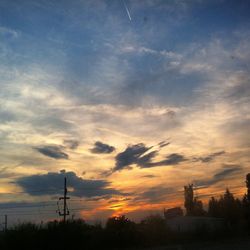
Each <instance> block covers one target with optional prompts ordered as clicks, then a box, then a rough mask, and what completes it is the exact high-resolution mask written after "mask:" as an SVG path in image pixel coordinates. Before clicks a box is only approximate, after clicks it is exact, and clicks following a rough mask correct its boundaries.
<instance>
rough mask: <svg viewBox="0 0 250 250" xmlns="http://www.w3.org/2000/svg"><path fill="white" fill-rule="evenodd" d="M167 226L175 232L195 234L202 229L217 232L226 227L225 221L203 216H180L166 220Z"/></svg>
mask: <svg viewBox="0 0 250 250" xmlns="http://www.w3.org/2000/svg"><path fill="white" fill-rule="evenodd" d="M166 224H167V226H168V227H169V228H170V230H172V231H174V232H182V233H184V232H194V231H197V230H200V229H205V230H207V231H210V232H212V231H216V230H220V229H223V227H224V226H225V221H224V219H220V218H214V217H203V216H178V217H175V218H170V219H166Z"/></svg>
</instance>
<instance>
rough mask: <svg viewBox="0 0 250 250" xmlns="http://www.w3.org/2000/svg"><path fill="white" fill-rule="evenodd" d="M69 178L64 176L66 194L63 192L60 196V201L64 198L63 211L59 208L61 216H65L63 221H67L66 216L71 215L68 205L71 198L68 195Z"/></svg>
mask: <svg viewBox="0 0 250 250" xmlns="http://www.w3.org/2000/svg"><path fill="white" fill-rule="evenodd" d="M67 192H68V190H67V179H66V177H64V194H63V197H59V201H60V200H63V212H62V213H61V212H60V209H59V215H60V216H63V222H64V223H65V222H66V216H67V215H69V210H68V207H67V200H68V199H70V197H67Z"/></svg>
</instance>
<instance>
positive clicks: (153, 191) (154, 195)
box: [133, 186, 176, 202]
mask: <svg viewBox="0 0 250 250" xmlns="http://www.w3.org/2000/svg"><path fill="white" fill-rule="evenodd" d="M175 193H176V190H175V189H174V188H172V187H162V186H156V187H151V188H149V189H147V190H146V191H144V192H142V193H140V194H138V195H137V196H136V197H135V198H134V200H133V201H147V202H160V201H163V200H164V198H166V197H167V196H168V195H170V194H175Z"/></svg>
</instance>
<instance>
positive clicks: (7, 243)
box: [0, 215, 173, 250]
mask: <svg viewBox="0 0 250 250" xmlns="http://www.w3.org/2000/svg"><path fill="white" fill-rule="evenodd" d="M171 237H172V235H171V232H170V231H169V230H168V229H167V227H166V223H165V220H164V219H163V218H162V217H161V216H160V215H151V216H149V217H147V218H145V219H144V220H142V221H141V222H140V223H135V222H133V221H131V220H129V219H128V218H126V217H125V216H118V217H112V218H109V219H108V220H107V223H106V225H105V226H101V224H96V225H89V224H87V223H86V222H85V221H84V220H82V219H78V220H67V221H66V222H65V223H63V222H61V221H60V222H59V221H53V222H48V223H46V224H44V225H36V224H32V223H24V224H19V225H17V226H15V227H13V228H11V229H9V230H8V231H7V232H3V233H1V234H0V249H25V250H31V249H32V250H47V249H51V250H57V249H60V250H62V249H79V250H83V249H122V248H123V249H127V248H136V249H137V248H140V247H146V246H158V245H163V244H168V243H170V242H173V240H172V238H171Z"/></svg>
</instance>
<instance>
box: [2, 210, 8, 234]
mask: <svg viewBox="0 0 250 250" xmlns="http://www.w3.org/2000/svg"><path fill="white" fill-rule="evenodd" d="M3 224H4V231H5V232H6V231H7V229H8V216H7V214H5V215H4V223H3Z"/></svg>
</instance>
